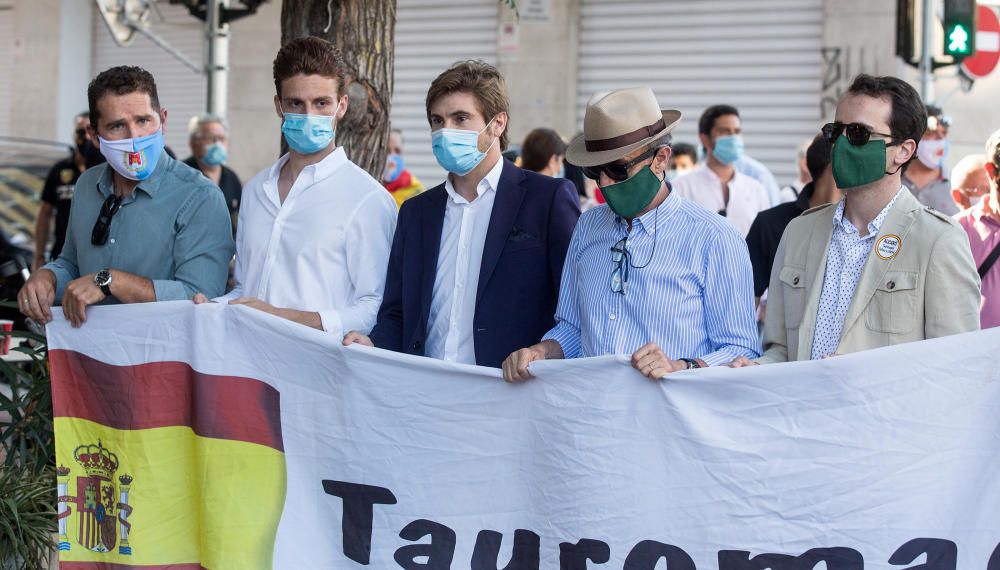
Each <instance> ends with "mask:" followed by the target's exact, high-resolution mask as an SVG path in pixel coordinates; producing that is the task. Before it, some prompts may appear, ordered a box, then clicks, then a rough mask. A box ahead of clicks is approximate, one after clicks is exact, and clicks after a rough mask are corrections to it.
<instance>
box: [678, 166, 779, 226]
mask: <svg viewBox="0 0 1000 570" xmlns="http://www.w3.org/2000/svg"><path fill="white" fill-rule="evenodd" d="M671 185H672V186H673V189H674V192H676V193H677V195H678V196H680V197H681V198H684V199H685V200H690V201H692V202H695V203H697V204H701V205H702V206H704V207H706V208H708V209H709V210H711V211H713V212H715V213H723V212H724V214H723V215H724V216H725V218H726V220H728V221H729V223H730V224H732V225H733V227H735V228H736V230H737V231H739V232H740V235H741V236H743V237H744V238H745V237H747V234H748V233H750V225H751V224H753V221H754V219H755V218H756V217H757V213H758V212H760V211H762V210H766V209H768V208H770V207H771V202H770V199H769V198H768V196H767V191H766V190H765V189H764V187H763V186H761V184H760V182H757V181H756V180H754V179H753V178H750V177H749V176H747V175H745V174H740V173H739V172H735V173H734V174H733V178H732V180H730V181H729V182H728V186H729V203H728V204H726V203H725V201H724V200H723V195H722V180H720V179H719V177H718V175H716V174H715V172H714V171H712V169H711V168H709V167H708V166H706V165H704V164H702V165H699V166H698V167H697V168H695V169H694V170H692V171H691V172H689V173H687V174H685V175H684V176H680V177H678V178H677V179H676V180H674V181H673V182H671Z"/></svg>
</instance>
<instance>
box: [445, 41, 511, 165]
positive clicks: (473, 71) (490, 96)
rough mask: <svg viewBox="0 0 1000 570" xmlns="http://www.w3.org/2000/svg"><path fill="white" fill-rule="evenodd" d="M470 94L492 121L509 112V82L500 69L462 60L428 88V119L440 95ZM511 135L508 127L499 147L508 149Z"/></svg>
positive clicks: (480, 110)
mask: <svg viewBox="0 0 1000 570" xmlns="http://www.w3.org/2000/svg"><path fill="white" fill-rule="evenodd" d="M459 92H461V93H470V94H472V96H473V97H475V98H476V106H477V107H478V108H479V109H478V110H479V112H480V113H481V114H482V115H483V120H485V121H487V122H489V121H492V120H493V118H494V117H496V116H497V115H499V114H500V113H507V112H508V109H509V107H510V102H509V101H508V100H507V83H506V82H505V81H504V79H503V76H502V75H500V72H499V71H498V70H497V68H495V67H493V66H492V65H490V64H488V63H486V62H485V61H479V60H471V59H470V60H468V61H460V62H458V63H456V64H454V65H452V66H451V67H449V68H448V69H447V70H446V71H445V72H444V73H442V74H441V75H438V76H437V79H435V80H434V82H433V83H431V88H430V89H428V90H427V101H426V105H427V119H428V120H430V117H431V106H432V105H433V104H434V103H435V102H436V101H437V100H438V99H440V98H441V97H444V96H445V95H451V94H452V93H459ZM509 142H510V138H509V136H508V134H507V129H504V131H503V134H502V135H500V150H501V151H503V150H507V145H508V143H509Z"/></svg>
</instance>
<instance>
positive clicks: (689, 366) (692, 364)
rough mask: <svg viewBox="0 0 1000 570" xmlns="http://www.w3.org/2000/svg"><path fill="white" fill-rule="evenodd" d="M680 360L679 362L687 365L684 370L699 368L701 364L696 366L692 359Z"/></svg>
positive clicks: (696, 362)
mask: <svg viewBox="0 0 1000 570" xmlns="http://www.w3.org/2000/svg"><path fill="white" fill-rule="evenodd" d="M680 360H681V362H683V363H685V364H687V368H685V370H691V369H692V368H701V364H698V361H697V360H694V359H692V358H681V359H680Z"/></svg>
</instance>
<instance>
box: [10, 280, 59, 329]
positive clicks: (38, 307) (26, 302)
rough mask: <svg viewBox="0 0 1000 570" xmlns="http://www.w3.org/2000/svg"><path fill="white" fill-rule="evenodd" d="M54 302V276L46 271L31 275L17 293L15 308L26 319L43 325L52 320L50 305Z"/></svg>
mask: <svg viewBox="0 0 1000 570" xmlns="http://www.w3.org/2000/svg"><path fill="white" fill-rule="evenodd" d="M55 300H56V275H55V273H52V272H51V271H49V270H48V269H40V270H38V271H36V272H34V273H32V274H31V278H30V279H28V282H27V283H25V284H24V287H21V290H20V291H18V292H17V306H18V308H20V309H21V313H23V314H24V315H25V316H26V317H28V318H30V319H31V320H33V321H35V322H36V323H39V324H42V325H44V324H45V323H47V322H49V321H51V320H52V303H54V302H55Z"/></svg>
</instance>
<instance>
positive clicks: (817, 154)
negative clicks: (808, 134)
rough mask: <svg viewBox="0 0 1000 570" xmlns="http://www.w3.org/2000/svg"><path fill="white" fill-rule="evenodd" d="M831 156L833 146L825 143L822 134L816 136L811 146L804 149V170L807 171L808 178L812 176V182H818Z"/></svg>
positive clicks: (828, 164)
mask: <svg viewBox="0 0 1000 570" xmlns="http://www.w3.org/2000/svg"><path fill="white" fill-rule="evenodd" d="M832 154H833V145H832V144H830V143H829V142H827V140H826V137H824V136H823V135H822V134H818V135H816V138H814V139H813V140H812V144H810V145H809V148H808V149H806V169H807V170H808V171H809V176H812V179H813V182H815V181H816V180H819V177H820V176H823V173H824V172H826V167H827V166H830V156H831V155H832Z"/></svg>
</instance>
